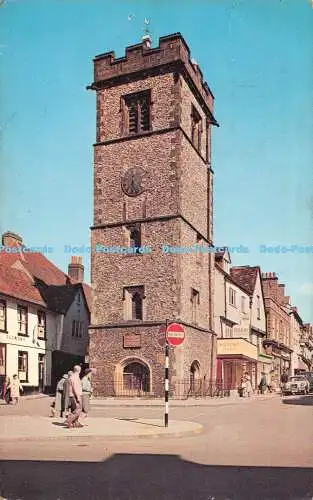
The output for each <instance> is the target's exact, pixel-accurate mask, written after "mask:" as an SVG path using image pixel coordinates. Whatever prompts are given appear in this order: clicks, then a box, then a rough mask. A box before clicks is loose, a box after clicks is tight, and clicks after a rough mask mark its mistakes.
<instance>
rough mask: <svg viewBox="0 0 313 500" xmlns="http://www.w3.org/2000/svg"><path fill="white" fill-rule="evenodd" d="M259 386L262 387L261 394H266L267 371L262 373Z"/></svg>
mask: <svg viewBox="0 0 313 500" xmlns="http://www.w3.org/2000/svg"><path fill="white" fill-rule="evenodd" d="M259 387H260V391H261V394H265V391H266V388H267V380H266V376H265V373H262V378H261V381H260V385H259Z"/></svg>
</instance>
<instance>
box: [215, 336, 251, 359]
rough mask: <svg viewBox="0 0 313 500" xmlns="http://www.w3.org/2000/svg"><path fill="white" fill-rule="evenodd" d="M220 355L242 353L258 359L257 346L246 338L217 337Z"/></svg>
mask: <svg viewBox="0 0 313 500" xmlns="http://www.w3.org/2000/svg"><path fill="white" fill-rule="evenodd" d="M217 354H218V356H227V355H232V356H233V355H236V354H237V355H241V356H247V357H248V358H252V359H255V360H257V359H258V350H257V347H256V346H255V345H253V344H251V342H248V341H247V340H245V339H229V338H227V339H217Z"/></svg>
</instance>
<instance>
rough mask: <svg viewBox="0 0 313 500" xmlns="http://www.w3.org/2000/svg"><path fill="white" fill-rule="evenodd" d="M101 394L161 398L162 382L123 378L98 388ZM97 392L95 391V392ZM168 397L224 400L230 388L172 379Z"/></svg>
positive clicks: (203, 380) (209, 382)
mask: <svg viewBox="0 0 313 500" xmlns="http://www.w3.org/2000/svg"><path fill="white" fill-rule="evenodd" d="M99 389H100V391H99V392H101V393H102V394H103V393H104V394H105V395H106V396H109V397H117V398H132V397H136V398H162V397H164V382H163V381H153V380H152V381H151V380H150V379H149V378H144V377H142V378H138V377H137V378H132V377H128V376H127V377H125V378H124V379H123V380H121V381H115V382H113V381H112V383H111V384H108V385H106V384H105V385H104V386H103V385H102V386H101V387H99ZM96 392H97V390H96ZM169 396H170V398H171V399H188V398H225V397H228V396H230V387H227V386H226V385H225V384H223V383H222V382H220V381H216V380H206V379H194V380H190V379H172V380H171V381H170V387H169Z"/></svg>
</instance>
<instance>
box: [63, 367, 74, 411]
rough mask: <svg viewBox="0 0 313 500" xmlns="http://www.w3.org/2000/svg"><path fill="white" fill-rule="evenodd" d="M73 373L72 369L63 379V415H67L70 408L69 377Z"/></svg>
mask: <svg viewBox="0 0 313 500" xmlns="http://www.w3.org/2000/svg"><path fill="white" fill-rule="evenodd" d="M73 373H74V372H73V371H72V370H70V371H69V372H68V373H67V377H66V379H65V380H64V384H63V395H62V396H63V401H62V405H63V408H64V414H65V417H67V416H68V412H69V408H70V397H69V379H70V377H71V376H72V375H73Z"/></svg>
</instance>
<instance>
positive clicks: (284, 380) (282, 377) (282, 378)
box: [280, 370, 289, 394]
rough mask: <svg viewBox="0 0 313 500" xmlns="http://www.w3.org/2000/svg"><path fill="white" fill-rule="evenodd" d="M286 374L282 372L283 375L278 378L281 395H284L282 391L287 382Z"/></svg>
mask: <svg viewBox="0 0 313 500" xmlns="http://www.w3.org/2000/svg"><path fill="white" fill-rule="evenodd" d="M288 378H289V377H288V374H287V372H286V370H284V371H283V373H282V374H281V377H280V389H281V393H282V394H283V393H284V389H285V386H286V384H287V382H288Z"/></svg>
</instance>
